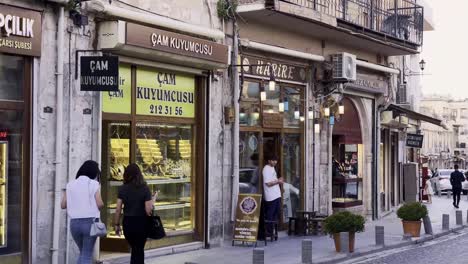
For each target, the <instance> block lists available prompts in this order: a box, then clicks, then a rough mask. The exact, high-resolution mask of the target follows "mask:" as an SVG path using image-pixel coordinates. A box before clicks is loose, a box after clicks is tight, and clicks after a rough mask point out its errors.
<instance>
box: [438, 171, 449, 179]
mask: <svg viewBox="0 0 468 264" xmlns="http://www.w3.org/2000/svg"><path fill="white" fill-rule="evenodd" d="M450 173H452V171H451V170H443V171H439V176H440V177H444V178H448V177H450Z"/></svg>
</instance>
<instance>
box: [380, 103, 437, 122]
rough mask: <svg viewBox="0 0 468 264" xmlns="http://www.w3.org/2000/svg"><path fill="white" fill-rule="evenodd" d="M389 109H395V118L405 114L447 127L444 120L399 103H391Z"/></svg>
mask: <svg viewBox="0 0 468 264" xmlns="http://www.w3.org/2000/svg"><path fill="white" fill-rule="evenodd" d="M387 110H389V111H393V118H395V117H397V116H400V115H405V116H406V117H408V118H411V119H415V120H421V121H424V122H427V123H431V124H434V125H437V126H440V127H443V128H445V126H444V125H443V124H442V120H440V119H437V118H434V117H431V116H427V115H423V114H421V113H418V112H415V111H412V110H409V109H406V108H404V107H401V106H398V105H394V104H391V105H389V106H388V107H387Z"/></svg>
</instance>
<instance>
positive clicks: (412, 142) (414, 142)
mask: <svg viewBox="0 0 468 264" xmlns="http://www.w3.org/2000/svg"><path fill="white" fill-rule="evenodd" d="M423 139H424V136H423V135H419V134H407V135H406V146H407V147H410V148H422V144H423Z"/></svg>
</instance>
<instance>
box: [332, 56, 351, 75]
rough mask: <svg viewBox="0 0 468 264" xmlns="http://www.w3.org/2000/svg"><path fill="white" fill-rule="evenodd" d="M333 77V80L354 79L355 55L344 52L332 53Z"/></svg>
mask: <svg viewBox="0 0 468 264" xmlns="http://www.w3.org/2000/svg"><path fill="white" fill-rule="evenodd" d="M332 61H333V79H334V80H335V81H344V82H349V81H355V80H356V56H355V55H353V54H349V53H346V52H343V53H339V54H335V55H332Z"/></svg>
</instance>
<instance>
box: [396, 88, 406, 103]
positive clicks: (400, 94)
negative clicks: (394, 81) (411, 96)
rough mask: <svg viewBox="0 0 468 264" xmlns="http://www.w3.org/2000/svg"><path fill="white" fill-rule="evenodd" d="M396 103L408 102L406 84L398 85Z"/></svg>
mask: <svg viewBox="0 0 468 264" xmlns="http://www.w3.org/2000/svg"><path fill="white" fill-rule="evenodd" d="M396 103H397V104H399V105H407V104H409V102H408V93H407V87H406V84H400V85H398V91H397V98H396Z"/></svg>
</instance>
